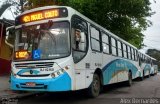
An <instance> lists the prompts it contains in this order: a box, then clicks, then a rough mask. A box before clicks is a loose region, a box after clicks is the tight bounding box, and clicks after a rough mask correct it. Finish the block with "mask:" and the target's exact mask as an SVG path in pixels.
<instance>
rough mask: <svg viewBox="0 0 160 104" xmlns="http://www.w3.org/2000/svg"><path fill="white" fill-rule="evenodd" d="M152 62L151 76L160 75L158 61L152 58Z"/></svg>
mask: <svg viewBox="0 0 160 104" xmlns="http://www.w3.org/2000/svg"><path fill="white" fill-rule="evenodd" d="M151 60H152V68H151V72H150V74H151V75H155V74H157V73H158V61H157V60H156V59H155V58H153V57H151Z"/></svg>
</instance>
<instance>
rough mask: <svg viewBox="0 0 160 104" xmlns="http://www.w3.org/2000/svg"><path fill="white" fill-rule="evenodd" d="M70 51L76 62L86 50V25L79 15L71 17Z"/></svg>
mask: <svg viewBox="0 0 160 104" xmlns="http://www.w3.org/2000/svg"><path fill="white" fill-rule="evenodd" d="M71 31H72V36H71V38H72V39H71V42H72V50H73V51H72V52H73V59H74V62H75V63H77V62H79V61H80V60H81V59H83V57H84V56H85V54H86V52H87V36H88V26H87V23H86V22H85V21H83V20H82V19H81V18H79V17H77V16H76V17H73V18H72V28H71Z"/></svg>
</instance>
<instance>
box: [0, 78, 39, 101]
mask: <svg viewBox="0 0 160 104" xmlns="http://www.w3.org/2000/svg"><path fill="white" fill-rule="evenodd" d="M9 87H10V83H9V76H0V101H1V100H2V99H11V98H22V97H26V96H30V95H33V94H36V93H35V92H34V93H32V92H20V91H19V92H18V91H12V90H10V88H9Z"/></svg>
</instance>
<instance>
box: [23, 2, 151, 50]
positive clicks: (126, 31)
mask: <svg viewBox="0 0 160 104" xmlns="http://www.w3.org/2000/svg"><path fill="white" fill-rule="evenodd" d="M25 1H29V3H28V4H29V8H28V9H31V8H36V7H41V6H47V5H65V6H70V7H72V8H74V9H76V10H78V11H79V12H81V13H82V14H84V15H85V16H86V17H88V18H90V19H91V20H93V21H95V22H96V23H98V24H100V25H101V26H103V27H105V28H106V29H108V30H109V31H111V32H112V33H114V34H116V35H118V36H119V37H121V38H123V39H124V40H126V41H128V42H130V43H131V44H133V45H134V46H136V47H137V48H141V46H142V45H143V37H144V34H143V33H142V31H144V30H146V28H147V27H149V26H151V25H152V22H151V21H149V20H147V18H146V17H149V16H151V15H153V14H154V13H153V12H151V8H150V4H151V3H150V0H25Z"/></svg>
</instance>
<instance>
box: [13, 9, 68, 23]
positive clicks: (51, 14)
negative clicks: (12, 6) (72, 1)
mask: <svg viewBox="0 0 160 104" xmlns="http://www.w3.org/2000/svg"><path fill="white" fill-rule="evenodd" d="M67 16H68V11H67V9H66V8H58V9H55V8H54V9H46V10H40V11H36V12H31V13H27V14H24V15H22V16H19V17H17V18H16V21H15V22H16V25H19V24H23V23H29V22H34V21H38V20H45V19H51V18H62V17H67Z"/></svg>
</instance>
